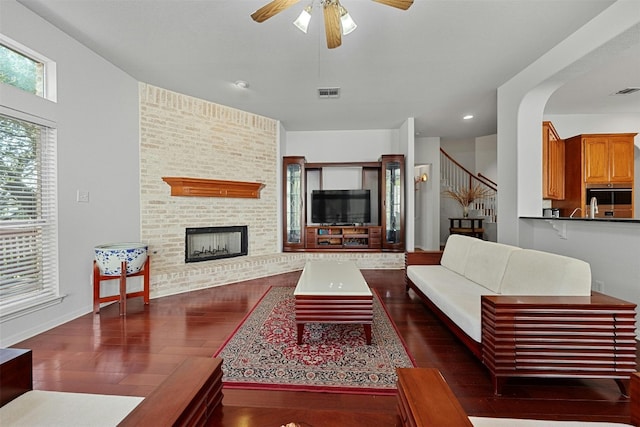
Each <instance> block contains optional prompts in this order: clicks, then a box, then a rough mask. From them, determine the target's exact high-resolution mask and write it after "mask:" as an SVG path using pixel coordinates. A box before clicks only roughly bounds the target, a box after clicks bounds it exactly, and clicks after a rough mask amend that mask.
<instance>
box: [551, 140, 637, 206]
mask: <svg viewBox="0 0 640 427" xmlns="http://www.w3.org/2000/svg"><path fill="white" fill-rule="evenodd" d="M636 135H637V134H635V133H608V134H581V135H576V136H573V137H571V138H567V139H565V141H564V148H565V168H564V169H565V171H564V180H565V197H564V200H554V201H553V207H554V208H560V210H561V212H560V216H569V215H571V213H572V212H573V211H574V210H576V209H578V208H579V209H580V211H576V214H575V215H574V216H579V217H586V216H587V214H588V212H589V209H588V206H587V205H588V203H589V200H587V196H586V193H587V187H588V186H591V187H592V188H593V187H594V186H595V187H603V186H604V187H611V188H613V187H616V188H629V189H632V191H633V189H634V163H633V150H634V137H635V136H636ZM630 210H631V214H630V215H631V217H633V215H634V207H633V197H631V207H630Z"/></svg>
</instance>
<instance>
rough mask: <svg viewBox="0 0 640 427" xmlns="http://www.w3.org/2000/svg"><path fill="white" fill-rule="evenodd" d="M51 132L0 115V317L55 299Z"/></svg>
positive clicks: (54, 193)
mask: <svg viewBox="0 0 640 427" xmlns="http://www.w3.org/2000/svg"><path fill="white" fill-rule="evenodd" d="M55 145H56V143H55V129H51V128H48V127H45V126H42V125H39V124H35V123H31V122H28V121H25V120H21V119H16V118H12V117H8V116H4V115H0V313H1V316H2V318H3V319H4V318H5V317H6V316H9V315H11V314H12V313H16V312H22V311H24V310H26V309H29V308H30V307H34V306H39V305H42V304H46V303H47V301H54V300H56V299H58V298H59V295H58V271H57V266H58V255H57V247H58V242H57V224H56V218H57V208H56V199H57V197H56V181H57V180H56V146H55Z"/></svg>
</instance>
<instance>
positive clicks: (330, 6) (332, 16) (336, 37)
mask: <svg viewBox="0 0 640 427" xmlns="http://www.w3.org/2000/svg"><path fill="white" fill-rule="evenodd" d="M324 32H325V34H326V36H327V47H328V48H329V49H333V48H336V47H338V46H340V45H341V44H342V27H341V26H340V7H339V6H338V2H328V3H326V4H325V5H324Z"/></svg>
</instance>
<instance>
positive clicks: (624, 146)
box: [574, 134, 635, 184]
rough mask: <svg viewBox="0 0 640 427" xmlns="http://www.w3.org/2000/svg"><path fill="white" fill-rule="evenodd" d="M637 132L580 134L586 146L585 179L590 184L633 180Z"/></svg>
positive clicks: (579, 136)
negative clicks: (634, 145) (634, 147)
mask: <svg viewBox="0 0 640 427" xmlns="http://www.w3.org/2000/svg"><path fill="white" fill-rule="evenodd" d="M634 136H635V134H618V135H578V136H577V137H574V138H580V139H581V140H582V143H583V147H584V174H585V175H584V179H585V182H587V183H590V184H608V183H623V182H633V137H634Z"/></svg>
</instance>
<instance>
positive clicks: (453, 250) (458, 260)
mask: <svg viewBox="0 0 640 427" xmlns="http://www.w3.org/2000/svg"><path fill="white" fill-rule="evenodd" d="M477 241H478V239H476V238H474V237H469V236H463V235H462V234H452V235H450V236H449V238H448V239H447V243H446V244H445V245H444V252H443V253H442V259H441V260H440V265H443V266H445V267H447V268H448V269H449V270H451V271H455V272H456V273H458V274H462V275H464V268H465V265H466V264H467V255H468V254H469V248H470V247H471V246H472V245H473V244H474V243H476V242H477Z"/></svg>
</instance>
